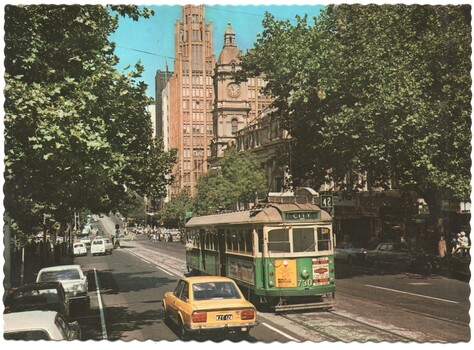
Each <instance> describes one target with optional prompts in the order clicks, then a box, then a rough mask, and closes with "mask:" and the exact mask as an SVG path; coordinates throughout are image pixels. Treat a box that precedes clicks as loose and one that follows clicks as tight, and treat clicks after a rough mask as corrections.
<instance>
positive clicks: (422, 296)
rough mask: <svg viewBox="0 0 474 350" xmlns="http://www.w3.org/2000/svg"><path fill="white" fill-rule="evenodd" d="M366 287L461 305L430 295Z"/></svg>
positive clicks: (367, 285) (368, 285)
mask: <svg viewBox="0 0 474 350" xmlns="http://www.w3.org/2000/svg"><path fill="white" fill-rule="evenodd" d="M366 287H372V288H378V289H383V290H388V291H391V292H396V293H402V294H409V295H414V296H417V297H421V298H428V299H434V300H439V301H444V302H446V303H453V304H459V302H457V301H453V300H447V299H440V298H435V297H430V296H428V295H422V294H415V293H410V292H404V291H401V290H396V289H390V288H384V287H378V286H373V285H370V284H366Z"/></svg>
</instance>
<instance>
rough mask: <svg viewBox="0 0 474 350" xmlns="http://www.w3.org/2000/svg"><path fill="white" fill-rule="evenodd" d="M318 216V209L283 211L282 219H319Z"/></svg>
mask: <svg viewBox="0 0 474 350" xmlns="http://www.w3.org/2000/svg"><path fill="white" fill-rule="evenodd" d="M320 218H321V212H320V211H319V210H312V211H285V212H283V220H285V221H306V220H319V219H320Z"/></svg>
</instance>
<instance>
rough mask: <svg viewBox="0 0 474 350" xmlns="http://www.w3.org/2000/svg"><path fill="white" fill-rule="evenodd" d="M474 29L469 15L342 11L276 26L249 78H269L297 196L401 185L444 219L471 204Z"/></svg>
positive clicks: (246, 67)
mask: <svg viewBox="0 0 474 350" xmlns="http://www.w3.org/2000/svg"><path fill="white" fill-rule="evenodd" d="M470 21H471V16H470V6H464V5H460V6H454V5H447V6H421V5H410V6H407V5H382V6H378V5H331V6H327V7H326V8H325V9H324V10H323V11H322V13H321V14H320V16H319V17H318V18H317V19H316V20H315V23H314V25H309V24H308V23H307V22H306V18H299V19H298V23H297V25H295V26H292V25H290V23H289V22H288V21H277V20H275V19H274V17H272V16H271V15H269V14H267V16H266V18H265V20H264V22H263V24H264V28H265V29H264V31H263V32H262V34H261V35H260V36H259V38H258V40H257V42H256V44H255V46H254V48H253V49H251V50H250V51H248V52H247V53H246V54H245V55H244V57H243V72H245V73H246V74H249V75H255V74H259V73H261V72H265V74H266V76H267V79H268V84H267V86H266V93H269V94H271V95H273V96H276V102H275V106H277V107H278V108H279V112H280V114H282V115H284V116H286V118H285V120H284V125H285V127H286V128H287V129H288V130H289V131H290V133H291V135H292V141H291V150H292V169H291V172H292V175H293V177H294V179H296V184H298V183H301V182H302V181H307V180H312V183H313V184H314V186H315V187H319V185H320V184H322V183H324V182H325V181H331V180H333V181H335V182H336V183H338V184H339V185H341V184H342V182H343V181H342V180H343V179H344V178H345V177H346V176H347V174H351V173H352V174H365V173H366V174H367V175H368V178H369V180H370V183H369V185H375V184H378V185H381V186H387V185H388V183H389V181H390V180H397V182H398V185H397V186H398V188H399V189H401V190H403V191H404V190H406V191H410V190H413V191H416V192H417V193H418V194H419V195H420V196H422V197H424V198H425V199H426V200H427V202H428V204H429V205H430V211H431V213H432V215H433V216H434V217H436V216H437V215H438V213H439V210H440V208H439V203H440V199H441V198H454V199H465V198H469V194H470V165H471V160H470V153H471V132H470V125H471V120H470V116H471V111H472V109H471V106H470V100H471V91H470V87H471V77H470V69H471V60H470V55H471V47H470V44H471V25H470ZM298 181H299V182H298ZM349 185H351V183H350V182H349ZM355 186H356V184H354V187H351V188H348V189H349V190H356V188H355Z"/></svg>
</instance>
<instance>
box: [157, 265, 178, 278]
mask: <svg viewBox="0 0 474 350" xmlns="http://www.w3.org/2000/svg"><path fill="white" fill-rule="evenodd" d="M156 268H157V269H158V270H161V271H163V272H164V273H167V274H168V275H170V276H175V275H174V274H173V273H171V272H168V271H166V270H165V269H164V268H162V267H159V266H156Z"/></svg>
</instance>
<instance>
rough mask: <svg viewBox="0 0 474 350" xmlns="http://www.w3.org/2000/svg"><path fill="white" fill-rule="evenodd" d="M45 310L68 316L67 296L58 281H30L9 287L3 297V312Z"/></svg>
mask: <svg viewBox="0 0 474 350" xmlns="http://www.w3.org/2000/svg"><path fill="white" fill-rule="evenodd" d="M31 310H46V311H48V310H49V311H56V312H58V313H60V314H61V315H64V316H65V317H66V318H69V298H68V296H67V295H66V292H65V291H64V288H63V285H62V284H61V283H60V282H32V283H27V284H23V285H21V286H20V287H16V288H11V289H10V290H9V291H8V293H7V295H6V297H5V310H4V313H12V312H20V311H31Z"/></svg>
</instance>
